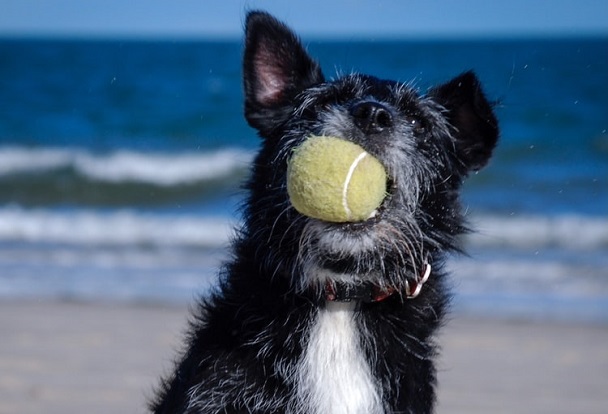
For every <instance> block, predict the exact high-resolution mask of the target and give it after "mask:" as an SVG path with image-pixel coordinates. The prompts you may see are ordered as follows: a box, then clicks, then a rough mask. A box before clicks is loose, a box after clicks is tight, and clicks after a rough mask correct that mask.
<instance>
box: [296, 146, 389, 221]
mask: <svg viewBox="0 0 608 414" xmlns="http://www.w3.org/2000/svg"><path fill="white" fill-rule="evenodd" d="M386 181H387V178H386V171H385V169H384V166H383V165H382V164H381V163H380V161H378V160H377V159H376V158H374V157H373V156H371V155H370V154H369V153H368V152H366V151H365V150H364V149H363V148H361V147H360V146H359V145H357V144H355V143H352V142H350V141H346V140H344V139H340V138H336V137H331V136H311V137H309V138H308V139H307V140H306V141H304V142H303V143H302V144H301V145H300V146H298V147H297V148H296V149H295V150H294V151H293V154H292V156H291V159H290V160H289V163H288V168H287V193H288V194H289V198H290V200H291V204H292V205H293V206H294V207H295V209H296V210H297V211H299V212H300V213H302V214H304V215H305V216H309V217H313V218H316V219H319V220H324V221H329V222H336V223H345V222H357V221H364V220H367V219H368V218H370V217H371V215H372V214H373V212H374V211H375V210H376V209H377V208H378V207H379V206H380V204H382V201H383V200H384V198H385V196H386Z"/></svg>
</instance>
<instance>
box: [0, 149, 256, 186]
mask: <svg viewBox="0 0 608 414" xmlns="http://www.w3.org/2000/svg"><path fill="white" fill-rule="evenodd" d="M252 158H253V153H252V152H250V151H246V150H244V149H238V148H227V149H218V150H215V151H212V152H202V153H175V154H171V153H145V152H135V151H128V150H120V151H116V152H112V153H107V154H93V153H90V152H87V151H85V150H81V149H75V148H74V149H63V148H23V147H2V148H0V179H1V178H2V177H7V176H14V175H26V174H40V173H48V172H52V171H58V170H65V169H71V170H73V171H74V172H75V173H76V174H77V175H81V176H83V177H86V178H88V179H90V180H95V181H99V182H107V183H123V182H132V183H144V184H152V185H157V186H173V185H179V184H188V183H193V182H198V181H208V180H214V179H221V178H223V177H226V176H230V175H234V174H235V173H239V172H242V171H243V170H245V169H246V168H247V166H248V165H249V163H250V162H251V160H252Z"/></svg>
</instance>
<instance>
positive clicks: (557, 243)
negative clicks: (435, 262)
mask: <svg viewBox="0 0 608 414" xmlns="http://www.w3.org/2000/svg"><path fill="white" fill-rule="evenodd" d="M471 221H472V222H473V226H474V228H475V229H476V233H473V234H471V235H469V236H467V240H466V241H467V245H468V246H469V247H475V248H502V247H504V248H508V249H526V250H529V249H540V248H546V247H555V248H560V249H568V250H581V249H584V250H603V249H607V248H608V218H603V217H590V216H575V215H565V216H555V217H545V216H522V217H508V216H504V217H502V216H478V217H473V218H472V219H471ZM234 224H235V223H234V220H233V219H230V218H226V217H201V216H197V215H181V214H174V215H167V214H151V213H142V212H141V211H136V210H126V209H125V210H113V211H110V212H100V211H98V210H93V209H81V210H75V211H70V212H66V211H58V210H52V209H26V208H23V207H19V206H10V205H9V206H5V207H0V241H32V242H49V243H80V244H82V243H86V244H152V245H185V246H187V245H204V246H221V245H224V244H226V243H227V242H228V240H229V235H230V234H231V232H232V230H231V229H232V228H233V226H234Z"/></svg>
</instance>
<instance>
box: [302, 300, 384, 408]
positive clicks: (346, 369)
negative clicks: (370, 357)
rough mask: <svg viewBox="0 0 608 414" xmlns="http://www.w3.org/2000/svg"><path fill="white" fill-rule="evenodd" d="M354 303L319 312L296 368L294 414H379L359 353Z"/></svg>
mask: <svg viewBox="0 0 608 414" xmlns="http://www.w3.org/2000/svg"><path fill="white" fill-rule="evenodd" d="M354 307H355V304H354V303H350V302H347V303H340V302H328V303H327V306H326V307H325V308H324V309H320V310H319V312H318V314H317V316H316V320H315V321H314V322H313V325H312V327H311V331H310V338H309V342H308V345H307V347H306V349H305V351H304V354H303V357H302V360H301V361H300V364H299V367H298V374H297V376H298V378H297V384H298V400H299V401H298V403H297V405H298V406H299V407H298V408H299V410H297V412H306V413H311V414H381V413H383V410H382V405H381V399H380V396H379V395H378V389H377V387H376V385H375V381H374V378H373V376H372V374H371V371H370V368H369V364H368V362H367V360H366V358H365V355H364V354H363V352H362V350H361V344H360V341H361V336H360V335H361V333H360V332H358V330H357V325H356V323H355V320H354Z"/></svg>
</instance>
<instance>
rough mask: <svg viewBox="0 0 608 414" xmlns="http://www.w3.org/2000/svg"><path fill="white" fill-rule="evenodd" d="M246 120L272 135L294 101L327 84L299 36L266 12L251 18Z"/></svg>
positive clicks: (246, 60)
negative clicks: (298, 96) (296, 97)
mask: <svg viewBox="0 0 608 414" xmlns="http://www.w3.org/2000/svg"><path fill="white" fill-rule="evenodd" d="M243 78H244V86H245V118H246V119H247V121H248V122H249V125H251V126H252V127H254V128H256V129H258V130H259V131H260V132H261V134H262V135H263V136H268V135H270V134H271V131H272V130H273V129H274V128H275V127H276V126H277V125H278V124H280V123H282V122H284V121H285V120H286V117H287V116H289V114H290V113H291V107H290V105H291V100H292V99H293V97H294V96H295V95H297V94H298V93H300V92H301V91H303V90H304V89H306V88H308V87H310V86H312V85H315V84H318V83H321V82H323V81H324V78H323V74H322V73H321V69H320V67H319V65H318V63H317V62H315V61H314V60H313V59H312V58H311V57H310V56H309V55H308V53H307V52H306V50H305V49H304V47H303V46H302V44H301V42H300V40H299V39H298V38H297V36H296V35H295V34H294V33H293V32H292V31H291V30H290V29H289V28H288V27H287V26H285V25H284V24H283V23H281V22H280V21H278V20H276V19H275V18H274V17H272V16H271V15H269V14H268V13H265V12H259V11H254V12H250V13H249V14H248V15H247V22H246V25H245V54H244V59H243Z"/></svg>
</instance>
